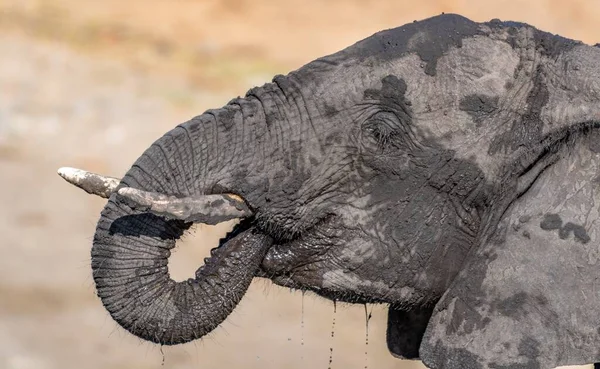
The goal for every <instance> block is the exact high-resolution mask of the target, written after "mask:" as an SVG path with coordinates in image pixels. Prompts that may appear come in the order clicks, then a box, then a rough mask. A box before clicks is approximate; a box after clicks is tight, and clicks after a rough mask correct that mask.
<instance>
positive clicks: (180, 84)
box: [0, 0, 600, 369]
mask: <svg viewBox="0 0 600 369" xmlns="http://www.w3.org/2000/svg"><path fill="white" fill-rule="evenodd" d="M301 4H302V5H301ZM481 4H484V5H483V6H482V5H481ZM561 4H562V5H561ZM564 4H566V3H565V2H562V1H551V0H549V1H541V0H539V1H527V2H525V1H522V2H519V1H495V2H491V1H477V2H474V1H473V2H470V1H460V0H456V1H448V0H446V1H419V2H408V1H380V2H368V1H341V0H332V1H329V2H327V3H324V2H320V1H307V0H304V1H300V0H297V1H296V0H291V1H289V2H275V1H272V2H271V1H260V0H255V1H242V0H228V1H225V0H222V1H192V0H188V1H183V0H180V1H152V0H147V1H142V0H131V1H128V2H123V1H119V2H117V1H114V0H106V1H103V2H100V1H83V0H52V1H49V0H48V1H29V0H24V1H8V0H0V189H1V191H0V232H1V233H2V234H3V237H2V240H0V254H1V255H3V257H1V258H0V368H8V369H53V368H61V369H62V368H65V369H69V368H123V369H124V368H132V369H134V368H135V369H142V368H160V367H161V366H163V367H166V368H313V367H314V368H326V367H328V363H329V358H330V353H331V350H330V349H333V351H332V352H333V354H332V356H333V361H332V365H331V368H363V367H365V366H368V367H369V368H405V369H409V368H417V367H421V368H422V366H420V364H418V363H410V362H402V361H399V360H396V359H394V358H392V357H391V356H390V354H389V353H388V351H387V348H386V347H385V342H384V335H385V321H386V309H385V307H383V306H368V307H367V309H368V311H369V312H372V314H373V318H372V319H371V320H370V322H369V334H368V337H369V339H368V342H369V344H368V346H367V345H366V344H365V341H366V334H365V330H366V324H365V308H364V307H363V306H349V305H342V306H340V305H338V307H337V312H336V313H335V314H334V308H333V304H332V303H331V302H328V301H324V300H322V299H319V298H317V297H315V296H312V295H306V296H305V297H303V296H302V295H301V294H300V293H294V292H290V291H288V290H285V289H282V288H279V287H276V286H273V285H272V284H270V283H269V282H268V281H264V280H257V281H256V282H255V283H254V284H253V285H252V286H251V289H250V291H249V293H248V294H247V296H246V297H245V298H244V300H243V301H242V303H241V304H240V306H239V307H238V309H236V311H235V312H234V314H233V315H232V316H231V317H230V318H229V319H228V320H227V321H226V322H225V323H224V324H223V326H222V327H220V328H219V329H217V330H216V331H215V332H214V333H213V334H211V335H210V336H209V337H208V338H206V339H204V340H202V341H198V342H194V343H190V344H187V345H183V346H178V347H165V348H163V349H162V352H161V350H160V349H159V347H158V346H155V345H150V344H148V343H145V342H141V341H140V340H138V339H136V338H134V337H132V336H131V335H129V334H128V333H126V332H124V331H123V330H122V329H121V328H119V327H118V326H117V325H116V323H114V322H113V321H112V320H111V318H110V317H109V316H108V314H107V313H106V312H105V311H104V309H103V307H102V306H101V304H100V302H99V300H98V299H97V297H96V296H95V292H94V287H93V282H92V279H91V271H90V265H89V264H90V260H89V247H90V244H91V238H92V235H93V231H94V227H95V223H96V220H97V216H98V214H99V212H100V210H101V208H102V206H103V204H104V201H102V200H101V199H96V198H92V197H90V196H88V195H87V194H85V193H83V192H82V191H78V190H76V189H75V188H71V187H70V186H67V185H66V184H65V183H64V182H62V180H61V179H60V178H59V177H58V176H57V175H56V174H55V173H56V169H57V168H58V167H60V166H65V165H68V166H76V167H83V168H86V169H89V170H92V171H97V172H102V173H106V174H109V175H115V176H118V175H122V174H123V173H124V172H125V171H126V170H127V169H128V168H129V166H130V165H131V163H132V162H133V161H134V160H135V158H136V157H137V156H138V155H139V154H140V153H141V152H142V151H143V149H144V148H145V147H147V146H148V145H149V144H150V143H151V142H152V141H154V140H155V139H156V138H157V137H159V136H160V135H161V134H162V133H164V132H165V131H166V130H168V129H170V128H171V127H173V126H174V125H176V124H177V123H180V122H182V121H185V120H187V119H189V118H190V117H192V116H194V115H197V114H199V113H201V112H202V111H204V110H205V109H207V108H210V107H218V106H221V105H223V104H224V103H226V102H227V101H228V100H229V99H230V98H231V97H234V96H237V95H242V94H243V93H244V91H245V90H246V89H247V88H248V87H250V86H252V85H256V84H259V83H262V82H266V81H267V80H268V79H269V78H270V76H271V75H273V74H275V73H284V72H286V71H288V70H291V69H294V68H297V67H299V66H300V65H302V64H303V63H305V62H307V61H310V60H311V59H313V58H315V57H318V56H320V55H323V54H327V53H331V52H335V51H336V50H338V49H341V48H343V47H344V46H347V45H349V44H351V43H353V42H355V41H357V40H359V39H361V38H363V37H366V36H368V35H370V34H371V33H373V32H375V31H377V30H380V29H384V28H389V27H393V26H397V25H401V24H403V23H406V22H408V21H411V20H412V19H416V18H423V17H426V16H429V15H433V14H436V13H439V12H441V11H446V12H451V11H453V12H460V13H463V14H465V15H468V16H470V17H471V18H473V19H476V20H486V19H491V18H496V17H497V18H503V19H515V20H522V21H527V22H530V23H533V24H536V25H538V26H539V27H540V28H544V29H547V30H550V31H552V32H557V33H561V34H563V35H565V36H569V37H572V38H577V39H582V40H584V41H586V42H589V43H595V42H598V41H600V36H596V35H598V33H597V30H595V29H594V27H595V26H596V22H595V21H597V19H600V4H599V5H596V4H597V2H596V1H595V0H589V1H585V0H579V1H571V2H569V3H568V5H567V6H566V7H565V6H564ZM594 37H598V39H594ZM228 227H230V225H227V224H226V225H221V226H219V227H205V226H198V227H197V228H196V230H195V233H194V234H193V235H191V236H189V237H188V238H187V239H186V241H185V242H183V243H182V244H181V245H180V246H179V248H178V250H177V252H176V253H175V255H174V257H172V260H171V261H170V265H169V268H170V271H171V273H172V275H173V276H174V277H175V278H178V279H184V278H187V277H188V276H191V275H192V274H193V271H194V270H195V269H196V268H197V266H198V264H200V263H201V260H202V258H203V257H204V256H205V254H206V253H207V252H208V250H209V249H210V247H211V246H212V245H214V244H215V243H216V240H217V238H218V237H219V236H220V235H222V234H223V233H224V232H225V231H226V230H227V229H228ZM334 319H335V328H334V329H333V331H334V333H335V335H334V337H333V338H332V334H331V333H332V325H333V320H334ZM365 352H366V354H365Z"/></svg>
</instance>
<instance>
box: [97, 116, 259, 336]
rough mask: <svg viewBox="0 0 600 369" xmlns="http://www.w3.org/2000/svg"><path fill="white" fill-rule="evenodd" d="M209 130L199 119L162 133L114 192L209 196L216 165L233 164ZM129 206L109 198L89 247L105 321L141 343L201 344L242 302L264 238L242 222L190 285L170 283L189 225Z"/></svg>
mask: <svg viewBox="0 0 600 369" xmlns="http://www.w3.org/2000/svg"><path fill="white" fill-rule="evenodd" d="M211 119H212V120H213V122H211V121H210V120H211ZM231 119H233V118H231ZM212 123H214V116H210V117H206V116H201V117H198V118H196V119H194V120H192V121H190V122H187V123H185V124H182V125H181V126H179V127H177V128H175V129H174V130H172V131H171V132H169V133H167V134H166V135H165V136H163V137H162V138H161V139H159V140H158V141H157V142H156V143H154V144H153V145H152V146H151V147H150V148H149V149H148V150H146V152H145V153H144V154H143V155H142V156H141V157H140V158H139V159H138V160H137V161H136V163H135V164H134V165H133V167H132V168H131V169H130V171H129V172H128V173H127V174H126V176H125V177H124V178H123V180H122V182H121V184H120V185H119V188H123V187H133V188H137V189H142V190H145V191H153V192H158V193H162V194H166V195H175V196H190V195H194V194H205V193H211V191H212V188H213V187H212V186H214V185H215V184H216V183H217V182H218V180H219V176H220V175H221V173H222V172H223V171H224V169H223V166H224V165H225V164H221V166H219V164H218V163H219V162H223V163H231V162H230V161H229V160H224V158H223V157H220V155H221V153H220V152H219V151H218V148H212V147H211V145H210V142H211V141H212V140H214V141H217V140H216V139H215V138H219V139H220V140H221V141H227V138H224V137H223V134H222V132H220V128H219V127H220V125H215V124H212ZM228 124H229V125H231V124H232V122H228ZM221 152H223V151H221ZM221 156H222V155H221ZM226 169H227V170H228V171H233V170H234V168H231V167H230V168H226ZM130 205H131V204H128V203H127V202H126V201H125V200H124V198H122V197H121V196H120V195H118V194H117V193H114V194H112V195H111V197H110V198H109V201H108V204H107V205H106V207H105V208H104V210H103V211H102V214H101V217H100V220H99V222H98V226H97V229H96V234H95V236H94V241H93V247H92V270H93V277H94V281H95V283H96V288H97V292H98V296H99V297H100V298H101V300H102V302H103V304H104V306H105V307H106V309H107V310H108V311H109V312H110V314H111V316H112V317H113V318H114V319H115V320H116V321H117V322H118V323H119V324H120V325H121V326H122V327H123V328H125V329H127V330H128V331H130V332H131V333H133V334H135V335H136V336H138V337H140V338H143V339H146V340H149V341H153V342H156V343H161V344H178V343H183V342H187V341H190V340H193V339H196V338H199V337H202V336H203V335H205V334H206V333H208V332H210V331H211V330H213V329H214V328H215V327H216V326H217V325H219V324H220V323H221V322H222V321H223V320H224V319H225V318H226V317H227V316H228V315H229V313H231V311H232V310H233V309H234V308H235V306H236V305H237V303H238V302H239V301H240V299H241V298H242V296H243V295H244V293H245V292H246V290H247V288H248V286H249V284H250V282H251V280H252V278H253V277H254V274H255V272H256V270H257V269H258V266H259V264H260V262H261V260H262V258H263V256H264V254H265V252H266V250H267V249H268V247H269V246H270V244H271V240H270V238H269V237H268V236H265V235H262V234H259V233H258V232H256V231H255V230H254V229H253V228H252V227H251V225H250V223H249V222H247V221H246V222H242V223H241V224H240V225H238V226H237V228H236V229H235V230H234V232H232V233H231V234H229V235H228V237H227V238H226V239H224V240H222V241H221V245H220V246H219V247H218V248H215V249H213V250H212V251H211V257H210V258H209V259H207V260H206V261H205V265H204V266H203V267H201V268H200V269H198V271H197V272H196V276H195V278H193V279H188V280H187V281H183V282H175V281H174V280H172V279H171V278H170V276H169V272H168V268H167V263H168V257H169V256H170V254H171V249H173V248H174V247H175V244H176V241H177V239H179V238H180V237H181V236H182V235H183V233H184V232H185V231H186V230H187V229H188V228H189V227H190V226H191V224H192V223H188V222H184V221H182V220H176V219H171V220H169V219H165V218H163V217H160V216H156V215H153V214H149V213H142V212H140V211H137V210H134V209H133V208H132V207H130Z"/></svg>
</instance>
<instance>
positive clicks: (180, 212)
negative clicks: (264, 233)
mask: <svg viewBox="0 0 600 369" xmlns="http://www.w3.org/2000/svg"><path fill="white" fill-rule="evenodd" d="M118 193H119V195H120V196H123V197H125V198H126V199H128V200H130V201H131V202H133V203H134V206H138V207H142V208H143V209H144V211H147V212H150V213H153V214H155V215H160V216H164V217H165V218H169V219H180V220H183V221H186V222H194V223H204V224H218V223H221V222H224V221H227V220H230V219H235V218H244V217H248V216H250V215H252V211H251V210H250V209H249V208H248V206H247V205H246V203H245V202H244V200H243V199H242V198H241V197H239V196H237V195H230V194H223V195H198V196H190V197H184V198H180V197H175V196H169V195H164V194H160V193H156V192H147V191H142V190H138V189H135V188H131V187H124V188H121V189H120V190H119V192H118Z"/></svg>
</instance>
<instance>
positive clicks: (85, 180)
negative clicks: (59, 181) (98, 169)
mask: <svg viewBox="0 0 600 369" xmlns="http://www.w3.org/2000/svg"><path fill="white" fill-rule="evenodd" d="M58 175H59V176H61V177H62V178H63V179H64V180H65V181H67V182H69V183H70V184H72V185H75V186H77V187H79V188H81V189H82V190H84V191H85V192H87V193H89V194H92V195H97V196H100V197H104V198H105V199H108V198H109V197H110V195H111V194H112V193H113V192H114V191H115V189H116V188H117V186H118V185H119V182H121V180H120V179H118V178H113V177H106V176H101V175H100V174H96V173H91V172H87V171H85V170H81V169H76V168H69V167H63V168H60V169H58Z"/></svg>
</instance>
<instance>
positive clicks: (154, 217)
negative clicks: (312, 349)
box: [59, 14, 600, 369]
mask: <svg viewBox="0 0 600 369" xmlns="http://www.w3.org/2000/svg"><path fill="white" fill-rule="evenodd" d="M59 174H61V176H63V177H64V178H65V179H67V180H68V181H69V182H71V183H73V184H76V185H77V186H79V187H82V188H83V189H85V190H86V191H87V192H89V193H92V194H96V195H100V196H104V197H106V198H107V199H108V202H107V204H106V206H105V207H104V209H103V211H102V213H101V215H100V219H99V221H98V224H97V228H96V232H95V235H94V238H93V245H92V249H91V255H92V259H91V267H92V271H93V278H94V281H95V286H96V290H97V294H98V296H99V297H100V299H101V301H102V303H103V305H104V307H105V308H106V309H107V310H108V312H109V313H110V315H111V316H112V318H113V319H114V320H115V321H116V322H117V323H118V324H120V325H121V326H122V327H123V328H125V329H126V330H127V331H129V332H131V333H132V334H134V335H136V336H138V337H140V338H142V339H144V340H148V341H151V342H154V343H158V344H161V345H174V344H180V343H184V342H188V341H192V340H195V339H199V338H201V337H203V336H204V335H206V334H207V333H209V332H211V331H212V330H213V329H215V328H216V327H217V326H219V324H221V323H222V322H223V321H224V320H225V319H226V318H227V316H228V315H229V314H230V313H231V312H232V311H233V309H234V308H235V307H236V305H237V304H238V302H239V301H240V300H241V298H242V297H243V296H244V293H245V292H246V289H247V288H248V286H249V284H250V282H251V280H252V279H253V278H255V277H261V278H268V279H270V280H271V281H273V282H274V283H275V284H277V285H280V286H283V287H288V288H291V289H298V290H302V291H310V292H313V293H314V294H316V295H318V296H321V297H323V298H326V299H329V300H333V301H343V302H348V303H357V304H364V303H378V304H388V305H389V315H388V325H387V334H386V339H387V345H388V348H389V350H390V352H391V354H392V355H394V356H396V357H398V358H405V359H420V360H422V361H423V363H424V364H425V365H426V366H427V367H429V368H433V369H441V368H446V369H458V368H460V369H484V368H486V369H487V368H494V369H498V368H522V369H535V368H552V367H556V366H561V365H575V364H585V363H594V362H600V321H599V319H600V235H599V234H598V232H597V231H596V230H597V228H598V225H599V224H598V222H599V221H600V209H599V208H598V205H597V204H600V48H598V47H596V46H591V45H587V44H584V43H582V42H579V41H574V40H571V39H567V38H564V37H561V36H558V35H554V34H551V33H547V32H544V31H541V30H538V29H536V28H535V27H533V26H531V25H528V24H525V23H519V22H512V21H501V20H498V19H493V20H491V21H489V22H483V23H478V22H474V21H472V20H469V19H467V18H465V17H462V16H460V15H456V14H441V15H438V16H434V17H431V18H428V19H425V20H421V21H415V22H413V23H409V24H406V25H403V26H401V27H398V28H395V29H390V30H385V31H382V32H378V33H376V34H374V35H372V36H370V37H368V38H366V39H364V40H362V41H359V42H357V43H356V44H354V45H351V46H349V47H347V48H346V49H344V50H341V51H339V52H337V53H334V54H332V55H329V56H325V57H322V58H319V59H316V60H314V61H312V62H310V63H308V64H306V65H304V66H302V67H301V68H299V69H297V70H295V71H292V72H290V73H289V74H287V75H285V76H284V75H277V76H275V77H274V78H273V79H272V82H270V83H266V84H265V85H263V86H260V87H255V88H252V89H250V90H249V91H248V92H247V94H246V95H245V96H244V97H238V98H235V99H233V100H231V101H230V102H229V103H227V104H226V105H225V106H224V107H222V108H219V109H211V110H208V111H206V112H204V113H203V114H201V115H199V116H197V117H194V118H192V119H191V120H189V121H188V122H185V123H183V124H180V125H178V126H176V127H175V128H174V129H172V130H171V131H169V132H167V133H166V134H165V135H164V136H162V137H161V138H159V139H158V140H157V141H156V142H155V143H153V144H152V145H151V146H150V147H149V148H148V149H147V150H146V151H145V152H144V153H143V154H142V155H141V156H140V157H139V158H138V159H137V160H136V161H135V163H134V164H133V165H132V166H131V169H129V171H128V172H127V173H126V174H125V175H124V177H123V178H122V179H119V178H111V177H104V176H102V175H100V174H95V173H90V172H86V171H83V170H79V169H73V168H62V169H60V170H59ZM233 218H240V219H241V220H240V222H239V224H237V225H236V226H235V227H234V229H233V230H232V231H231V232H230V233H229V234H227V236H226V237H225V238H223V239H221V240H220V242H219V245H218V246H217V247H216V248H214V249H212V250H211V257H209V258H207V259H205V265H203V266H202V267H200V268H199V269H198V271H197V272H196V275H195V278H190V279H188V280H187V281H183V282H175V281H173V280H172V279H171V278H170V276H169V273H168V269H167V259H168V257H169V255H170V253H171V250H172V249H173V248H174V247H175V245H176V242H177V240H178V239H179V238H180V237H181V236H182V235H183V234H185V232H186V230H187V229H188V228H189V227H190V226H191V225H192V224H194V223H198V222H202V223H207V224H216V223H219V222H223V221H225V220H228V219H233Z"/></svg>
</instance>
